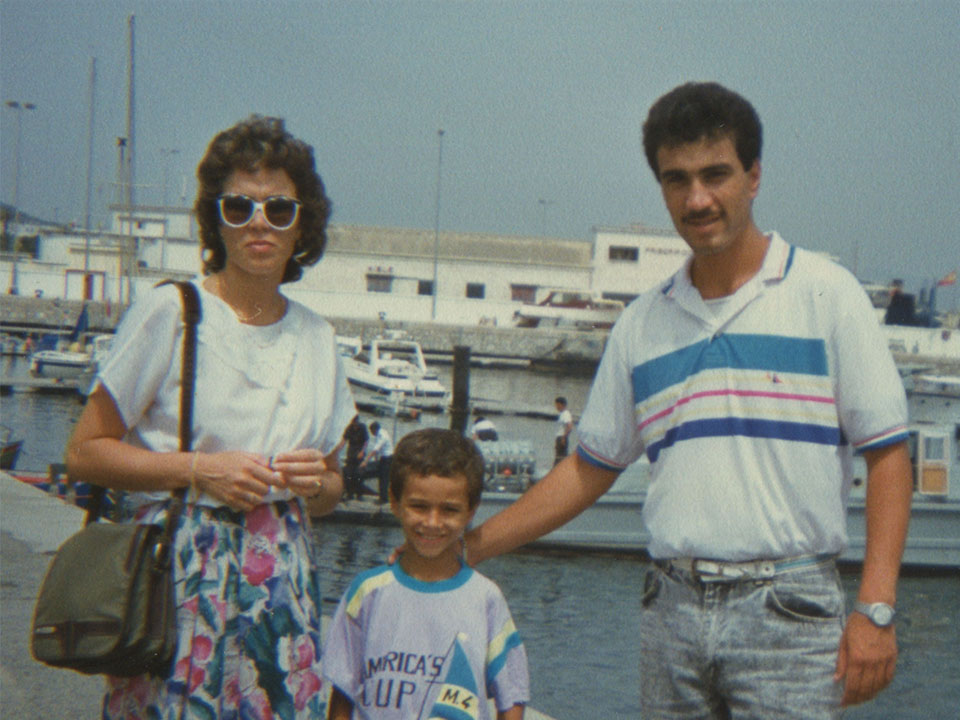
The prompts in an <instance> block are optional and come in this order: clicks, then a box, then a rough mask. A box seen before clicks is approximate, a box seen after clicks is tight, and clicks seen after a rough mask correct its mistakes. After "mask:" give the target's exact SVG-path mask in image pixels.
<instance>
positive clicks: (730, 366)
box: [467, 83, 912, 720]
mask: <svg viewBox="0 0 960 720" xmlns="http://www.w3.org/2000/svg"><path fill="white" fill-rule="evenodd" d="M761 135H762V133H761V125H760V120H759V118H758V116H757V113H756V111H755V110H754V109H753V107H752V106H751V105H750V103H749V102H748V101H747V100H745V99H744V98H743V97H741V96H740V95H738V94H736V93H734V92H732V91H730V90H728V89H726V88H724V87H722V86H720V85H717V84H716V83H688V84H685V85H681V86H680V87H677V88H675V89H674V90H672V91H670V92H669V93H667V94H666V95H664V96H663V97H662V98H660V99H659V100H657V102H656V103H654V105H653V107H651V109H650V113H649V115H648V117H647V120H646V122H645V123H644V126H643V145H644V149H645V151H646V155H647V160H648V161H649V164H650V167H651V169H652V170H653V174H654V177H655V178H656V180H657V182H658V183H659V184H660V190H661V193H662V195H663V199H664V203H665V205H666V207H667V210H668V211H669V213H670V216H671V218H672V220H673V223H674V225H675V226H676V229H677V232H678V233H679V234H680V236H681V237H683V239H684V240H685V241H686V243H687V245H688V246H689V247H690V249H691V250H692V251H693V252H692V254H691V256H690V258H689V259H688V261H687V262H686V263H685V265H684V266H683V267H682V268H681V269H680V270H678V271H677V272H676V273H675V274H674V275H673V277H671V278H669V279H668V280H666V281H665V282H663V283H661V284H660V285H659V286H657V287H654V288H652V289H651V290H649V291H648V292H645V293H644V294H642V295H640V297H638V298H637V299H636V300H634V301H633V303H631V304H630V306H629V307H628V308H627V309H626V310H624V312H623V314H622V315H621V316H620V318H619V319H618V320H617V322H616V325H615V326H614V328H613V330H612V331H611V333H610V337H609V339H608V341H607V345H606V349H605V351H604V354H603V358H602V360H601V362H600V365H599V367H598V369H597V372H596V377H595V379H594V382H593V387H592V389H591V391H590V396H589V399H588V400H587V405H586V407H585V408H584V411H583V415H582V417H581V419H580V423H579V425H578V428H577V434H578V438H579V441H578V445H577V452H576V453H575V454H574V455H572V456H570V457H568V458H567V459H565V460H564V461H563V462H561V463H560V464H559V465H557V466H556V467H554V468H553V470H552V471H551V472H550V473H549V474H548V475H547V476H546V477H545V478H543V479H542V480H540V481H539V482H538V483H536V484H535V485H533V487H532V488H531V489H530V490H528V491H527V492H526V493H525V494H524V495H523V496H522V497H521V498H520V499H518V500H517V501H516V502H514V503H513V504H511V505H510V506H509V507H507V508H506V509H504V510H503V511H502V512H500V513H499V514H497V515H495V516H493V517H492V518H490V519H489V520H487V521H486V522H484V523H483V524H482V525H480V527H479V528H476V529H474V530H471V531H470V532H469V533H467V546H468V550H469V552H468V554H467V555H468V557H469V558H470V561H471V562H480V561H482V560H483V559H485V558H488V557H491V556H494V555H499V554H500V553H504V552H508V551H510V550H512V549H513V548H515V547H517V546H519V545H523V544H525V543H528V542H530V541H532V540H535V539H536V538H538V537H540V536H542V535H545V534H546V533H548V532H550V531H552V530H554V529H556V528H557V527H559V526H561V525H563V524H564V523H566V522H568V521H569V520H571V519H572V518H574V517H575V516H577V515H578V514H579V513H581V512H583V511H584V510H585V509H586V508H588V507H589V506H590V505H592V504H593V503H594V502H595V501H596V500H597V499H598V498H599V497H600V496H601V495H603V493H605V492H606V491H607V490H608V489H609V488H610V487H611V485H612V484H613V482H614V480H616V478H617V476H618V475H619V473H620V472H621V471H622V470H623V469H624V468H626V467H627V466H628V465H630V464H631V463H633V462H635V461H636V460H637V459H638V458H639V457H640V456H641V454H643V453H645V454H646V456H647V458H648V459H649V461H650V466H649V467H650V482H649V487H648V490H647V494H646V500H645V502H644V505H643V519H644V522H645V524H646V527H647V530H648V531H649V533H650V537H651V540H650V544H649V546H648V552H649V553H650V556H651V557H652V559H653V564H652V566H651V567H650V569H649V572H648V574H647V577H646V581H645V583H644V588H643V592H642V595H641V598H640V600H641V609H640V613H639V628H638V633H637V642H638V644H639V647H638V655H639V657H640V708H639V710H640V715H642V716H643V717H646V718H664V717H670V718H732V717H743V718H746V717H751V718H803V719H804V720H825V719H828V718H829V719H833V718H838V717H840V716H841V714H842V712H843V710H842V708H843V706H846V705H852V704H855V703H860V702H863V701H865V700H869V699H870V698H872V697H874V696H875V695H876V694H877V693H878V692H880V691H881V690H882V689H883V688H884V687H886V686H887V685H888V684H889V683H890V681H891V679H892V677H893V673H894V667H895V665H896V659H897V642H896V632H895V629H894V625H893V619H894V609H893V606H894V604H895V602H896V596H897V592H896V586H897V577H898V575H899V571H900V560H901V556H902V553H903V546H904V540H905V538H906V532H907V522H908V519H909V516H910V498H911V494H912V479H911V468H910V458H909V455H908V453H907V446H906V438H907V428H906V423H907V406H906V397H905V393H904V389H903V383H902V382H901V381H900V377H899V375H898V373H897V369H896V366H895V365H894V363H893V358H892V357H891V355H890V350H889V348H888V347H887V343H886V340H885V338H884V336H883V335H882V332H881V330H880V327H879V324H878V323H877V321H876V316H875V314H874V310H873V307H872V305H871V303H870V300H869V299H868V297H867V295H866V293H865V291H864V289H863V287H862V286H861V284H860V283H859V282H858V281H857V279H856V278H855V277H854V276H853V275H852V274H850V273H849V272H848V271H846V270H845V269H843V268H841V267H840V266H838V265H836V264H834V263H833V262H831V261H829V260H827V259H825V258H823V257H821V256H819V255H817V254H814V253H811V252H807V251H804V250H802V249H800V248H798V247H796V246H793V245H789V244H787V242H786V241H785V240H784V239H782V238H781V237H780V236H779V235H778V234H777V233H775V232H769V233H763V232H761V231H760V230H759V229H758V228H757V226H756V224H755V223H754V219H753V201H754V198H755V197H756V196H757V193H758V192H759V189H760V150H761ZM811 210H812V211H814V212H815V208H811ZM854 451H856V452H859V453H862V454H863V456H864V458H865V459H866V465H867V498H866V503H867V509H866V514H867V518H868V520H867V540H866V551H865V559H864V562H863V570H862V576H861V579H860V586H859V590H858V592H857V603H856V605H855V606H854V612H853V613H852V614H850V615H849V616H845V612H844V601H845V595H844V590H843V587H842V586H841V584H840V579H839V575H838V573H837V568H836V557H837V555H838V554H839V553H840V552H841V551H842V550H843V549H844V547H845V545H846V542H847V527H846V512H845V505H846V500H847V496H848V494H849V491H850V487H851V485H852V482H853V473H852V469H853V463H852V460H853V452H854ZM589 605H590V602H589V600H588V599H585V600H584V607H589ZM904 712H907V713H908V712H909V710H908V709H906V708H904Z"/></svg>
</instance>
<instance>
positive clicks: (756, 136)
mask: <svg viewBox="0 0 960 720" xmlns="http://www.w3.org/2000/svg"><path fill="white" fill-rule="evenodd" d="M724 136H730V137H731V139H732V140H733V145H734V147H735V148H736V151H737V157H738V158H739V159H740V164H741V165H743V169H744V170H749V169H750V168H752V167H753V163H754V162H755V161H757V160H759V159H760V151H761V149H762V147H763V127H762V126H761V124H760V117H759V115H757V111H756V110H754V108H753V105H751V104H750V103H749V101H747V99H746V98H744V97H742V96H741V95H738V94H737V93H735V92H733V91H732V90H728V89H727V88H725V87H724V86H723V85H720V84H719V83H715V82H700V83H698V82H689V83H686V84H684V85H680V86H679V87H676V88H674V89H673V90H671V91H670V92H668V93H667V94H666V95H664V96H663V97H661V98H660V99H659V100H657V101H656V102H655V103H654V104H653V105H652V106H651V107H650V112H649V114H648V115H647V120H646V122H644V123H643V150H644V152H645V153H646V156H647V162H648V163H649V164H650V169H651V170H653V174H654V176H655V177H656V178H657V181H658V182H659V181H660V166H659V163H658V161H657V152H658V151H659V150H660V148H662V147H675V146H677V145H683V144H686V143H692V142H697V141H699V140H701V139H704V138H706V139H708V140H716V139H719V138H722V137H724Z"/></svg>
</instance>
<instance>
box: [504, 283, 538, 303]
mask: <svg viewBox="0 0 960 720" xmlns="http://www.w3.org/2000/svg"><path fill="white" fill-rule="evenodd" d="M510 299H511V300H514V301H517V302H524V303H532V302H536V300H537V286H536V285H511V286H510Z"/></svg>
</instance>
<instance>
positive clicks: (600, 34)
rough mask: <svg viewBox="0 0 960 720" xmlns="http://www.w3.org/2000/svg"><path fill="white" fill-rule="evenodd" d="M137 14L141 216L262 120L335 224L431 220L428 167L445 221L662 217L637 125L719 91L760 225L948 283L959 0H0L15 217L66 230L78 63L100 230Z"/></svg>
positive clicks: (76, 174) (912, 280)
mask: <svg viewBox="0 0 960 720" xmlns="http://www.w3.org/2000/svg"><path fill="white" fill-rule="evenodd" d="M131 16H133V17H134V18H135V19H134V21H133V24H134V48H135V50H134V66H135V78H136V81H135V101H134V109H135V112H134V115H135V131H134V137H135V160H134V164H135V183H136V190H135V193H136V195H135V197H136V201H137V202H142V203H148V204H161V203H162V202H164V197H165V196H166V202H168V203H170V204H181V203H182V204H185V205H190V204H192V201H193V195H194V192H195V187H196V185H195V181H194V173H195V168H196V165H197V163H198V162H199V160H200V158H201V157H202V155H203V152H204V150H205V148H206V145H207V143H208V142H209V141H210V139H211V138H212V137H213V136H214V135H215V134H216V133H217V132H219V131H220V130H223V129H225V128H227V127H230V126H231V125H233V124H234V123H236V122H237V121H239V120H241V119H243V118H244V117H246V116H248V115H249V114H251V113H260V114H265V115H276V116H280V117H283V118H285V120H286V122H287V127H288V129H289V130H290V131H291V132H292V133H293V134H294V135H296V136H298V137H300V138H302V139H303V140H305V141H307V142H308V143H310V144H311V145H312V146H313V147H314V149H315V152H316V158H317V166H318V170H319V172H320V174H321V175H322V177H323V179H324V182H325V184H326V187H327V192H328V194H329V195H330V197H331V198H332V200H333V205H334V213H333V218H332V221H333V222H335V223H342V224H360V225H379V226H399V227H412V228H430V229H432V228H433V227H434V226H435V224H436V222H437V214H438V213H437V211H438V202H437V197H438V193H437V179H438V176H439V178H440V193H439V197H440V202H439V226H440V229H441V230H449V231H462V232H491V233H502V234H511V235H536V236H541V235H542V236H544V237H545V238H550V237H553V238H573V239H582V240H585V241H586V240H590V239H591V238H592V236H593V229H594V228H597V227H626V226H630V225H633V224H642V225H645V226H648V227H655V228H671V227H672V226H671V223H670V218H669V215H668V214H667V212H666V210H665V209H664V206H663V202H662V199H661V196H660V192H659V187H658V185H657V184H656V182H655V180H654V178H653V176H652V174H651V173H650V170H649V168H648V167H647V165H646V161H645V158H644V155H643V151H642V146H641V140H640V127H641V125H642V123H643V120H644V118H645V116H646V112H647V110H648V108H649V106H650V105H651V104H652V103H653V102H654V101H655V100H656V99H657V98H658V97H660V96H661V95H662V94H664V93H665V92H667V91H669V90H670V89H671V88H673V87H674V86H676V85H678V84H680V83H683V82H686V81H689V80H715V81H718V82H720V83H722V84H724V85H727V86H728V87H730V88H732V89H734V90H736V91H737V92H739V93H741V94H742V95H744V96H745V97H747V98H748V99H749V100H750V101H751V102H752V103H753V104H754V106H755V107H756V109H757V111H758V112H759V114H760V117H761V120H762V122H763V126H764V152H763V160H762V169H763V173H762V180H761V190H760V194H759V196H758V198H757V200H756V202H755V204H754V217H755V219H756V221H757V224H758V225H759V227H760V228H761V229H762V230H777V231H779V232H780V233H781V235H783V236H784V238H785V239H787V240H788V241H789V242H791V243H794V244H797V245H800V246H803V247H807V248H811V249H813V250H818V251H825V252H828V253H831V254H832V255H834V256H836V257H837V258H838V259H839V260H840V261H841V262H842V263H843V264H844V265H846V266H847V267H849V268H851V269H852V270H854V271H855V272H856V274H857V275H858V276H859V277H861V279H864V280H873V281H878V282H886V281H889V280H890V279H891V278H894V277H899V278H903V279H904V280H905V281H906V286H907V289H908V290H909V291H912V292H917V291H918V290H919V289H920V288H921V287H924V286H929V285H930V284H932V283H933V282H934V281H936V280H937V279H939V278H941V277H943V276H945V275H946V274H947V273H948V272H950V271H951V270H953V269H960V232H958V229H957V225H958V221H960V210H958V208H960V172H958V169H960V72H958V68H960V3H958V2H956V0H942V1H940V0H916V1H913V2H908V1H906V0H897V1H895V2H891V1H887V2H879V1H867V0H845V1H844V2H836V1H835V0H829V1H819V0H817V1H813V0H769V1H763V2H758V1H752V2H748V1H733V0H719V1H713V2H707V1H706V0H696V1H692V0H670V1H668V0H636V1H634V2H621V1H613V0H594V1H592V2H587V1H577V2H574V1H572V0H553V1H537V0H528V1H525V2H520V1H512V2H508V1H507V0H500V1H494V0H473V1H471V2H467V1H463V2H457V1H454V0H445V1H428V0H391V1H389V2H388V1H387V0H375V1H370V2H364V1H362V0H338V1H327V0H312V1H310V2H307V1H306V0H230V1H227V0H202V1H198V0H176V1H174V0H152V1H150V2H135V1H133V0H126V1H123V0H77V1H75V2H70V3H68V2H63V1H62V0H2V2H0V98H2V100H3V101H4V106H3V107H2V108H0V110H2V115H0V123H2V124H0V163H2V165H0V170H2V172H0V175H2V188H0V190H2V193H0V195H2V198H3V201H4V202H7V203H12V202H13V199H14V194H15V193H14V176H15V175H16V176H17V179H18V182H17V185H18V192H17V195H19V200H20V206H21V207H22V209H23V211H24V212H27V213H30V214H33V215H37V216H40V217H43V218H48V219H52V220H57V221H60V222H68V221H75V222H77V223H78V224H79V225H81V226H82V225H83V223H84V216H85V198H86V188H87V180H86V178H87V152H88V138H89V133H88V118H89V105H90V103H89V97H90V88H91V82H90V76H91V64H92V58H96V61H95V65H96V81H95V83H94V84H93V87H94V93H93V95H94V103H93V105H94V132H93V148H94V150H93V154H94V169H93V173H92V184H91V193H92V199H93V204H92V225H93V226H94V227H96V226H97V225H98V224H102V225H104V226H106V225H108V224H109V220H108V212H107V206H108V205H109V204H110V203H111V202H114V201H115V200H116V199H117V190H116V177H117V164H118V152H117V148H116V139H117V138H118V137H121V136H125V135H126V134H127V133H126V126H127V97H128V91H127V63H128V56H129V51H128V42H129V26H130V17H131ZM7 101H18V102H20V103H25V102H31V103H34V104H35V105H36V109H35V110H31V111H21V112H20V113H19V114H18V113H17V112H16V111H15V110H12V109H10V108H9V107H7V106H6V104H5V103H6V102H7ZM18 124H19V128H20V133H19V137H20V158H21V161H20V171H19V174H18V173H15V172H14V171H13V168H14V167H15V165H16V163H15V157H16V139H17V135H18V132H17V130H18ZM440 129H442V130H443V136H442V139H441V138H440V135H439V132H438V131H439V130H440ZM545 241H549V240H545ZM938 306H939V308H940V309H949V308H951V307H956V306H960V283H958V284H956V285H954V286H952V287H946V288H941V289H940V292H939V295H938Z"/></svg>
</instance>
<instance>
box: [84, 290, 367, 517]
mask: <svg viewBox="0 0 960 720" xmlns="http://www.w3.org/2000/svg"><path fill="white" fill-rule="evenodd" d="M197 287H198V288H200V305H201V320H200V324H199V325H198V328H197V374H196V392H195V396H194V411H193V449H194V450H198V451H200V452H206V453H214V452H221V451H227V450H244V451H247V452H254V453H261V454H263V455H266V456H268V457H269V456H273V455H277V454H279V453H282V452H288V451H291V450H300V449H304V448H316V449H319V450H320V452H321V453H323V454H324V455H327V454H329V453H330V452H332V451H333V450H334V448H336V446H337V444H338V443H339V442H340V439H341V437H342V436H343V432H344V430H345V429H346V427H347V425H348V424H349V423H350V420H351V418H352V417H353V416H354V414H355V413H356V409H355V407H354V404H353V397H352V395H351V394H350V389H349V386H348V384H347V379H346V375H345V374H344V370H343V366H342V363H341V361H340V358H339V356H338V354H337V349H336V341H335V337H334V331H333V328H332V327H331V326H330V324H329V323H328V322H327V321H326V320H324V319H323V318H321V317H320V316H319V315H317V314H316V313H314V312H313V311H312V310H310V309H309V308H307V307H306V306H304V305H302V304H300V303H298V302H296V301H293V300H290V299H289V298H288V299H287V311H286V314H285V315H284V316H283V318H281V319H280V320H279V321H278V322H276V323H274V324H272V325H265V326H256V325H245V324H243V323H241V322H240V321H239V319H238V318H237V316H236V314H235V313H234V312H233V310H232V309H231V308H230V306H229V305H227V304H226V303H225V302H224V301H223V300H221V299H220V298H219V297H217V296H216V295H214V294H213V293H210V292H208V291H206V290H204V289H203V288H202V287H200V286H199V285H197ZM182 313H183V306H182V303H181V299H180V291H179V290H177V288H176V287H174V286H173V285H164V286H162V287H159V288H152V289H151V290H149V291H147V292H145V293H143V294H141V296H140V297H139V298H138V299H137V301H136V302H135V303H134V304H133V305H132V306H131V307H130V308H129V309H128V310H127V312H126V314H125V316H124V317H123V320H122V321H121V323H120V326H119V327H118V329H117V334H116V337H115V338H114V341H113V344H112V346H111V351H110V354H109V357H108V358H107V359H106V360H105V361H104V362H103V363H102V364H101V366H100V368H99V372H98V375H97V382H98V383H99V384H100V385H102V386H103V387H104V388H105V389H106V390H107V392H109V393H110V395H111V397H112V398H113V400H114V402H115V403H116V405H117V409H118V410H119V412H120V416H121V417H122V419H123V422H124V424H125V425H126V427H127V428H128V432H127V436H126V438H125V440H126V441H127V442H129V443H130V444H131V445H135V446H138V447H143V448H147V449H149V450H155V451H158V452H165V451H173V450H177V449H179V431H178V423H179V415H180V367H181V359H182V353H183V350H182V347H183V345H182V343H183V319H182ZM132 495H133V497H132V501H133V502H134V504H142V503H145V502H151V501H153V500H156V499H162V498H164V497H166V496H167V493H164V492H148V493H132ZM291 497H293V494H292V493H291V492H290V491H289V490H275V489H272V490H271V492H270V493H269V494H268V495H267V496H266V497H265V498H264V500H265V501H266V502H272V501H274V500H281V499H288V498H291ZM200 502H202V503H206V504H210V505H213V504H216V501H215V500H214V499H213V498H209V497H206V496H203V497H201V499H200Z"/></svg>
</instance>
